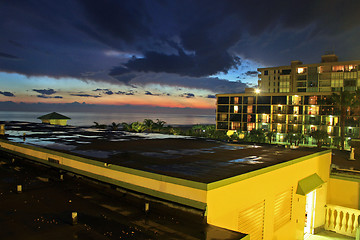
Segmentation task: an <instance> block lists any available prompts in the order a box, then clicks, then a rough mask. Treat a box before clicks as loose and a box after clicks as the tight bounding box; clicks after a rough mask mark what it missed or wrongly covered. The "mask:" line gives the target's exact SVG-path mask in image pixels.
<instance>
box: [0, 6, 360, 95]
mask: <svg viewBox="0 0 360 240" xmlns="http://www.w3.org/2000/svg"><path fill="white" fill-rule="evenodd" d="M359 8H360V1H358V0H356V1H355V0H349V1H346V2H344V1H337V0H331V1H330V2H329V1H325V0H318V1H310V0H305V1H303V2H301V3H296V4H295V3H294V2H292V1H287V2H284V1H280V0H275V1H265V0H263V1H246V2H244V1H218V0H207V1H205V0H198V1H191V0H183V1H172V0H158V1H151V2H150V1H145V0H134V1H117V0H106V1H96V0H77V1H73V0H63V1H62V4H58V3H57V2H55V1H42V2H41V4H39V3H38V1H35V0H29V1H4V2H3V3H2V5H1V8H0V22H1V24H0V32H1V38H0V46H1V49H0V70H1V71H5V72H16V73H23V74H25V75H27V76H51V77H63V76H66V77H68V76H70V77H77V78H80V79H83V80H88V79H90V80H94V81H101V82H103V81H110V82H116V83H119V84H129V83H130V82H131V83H132V81H134V80H137V81H139V80H138V79H137V76H138V75H139V74H141V73H148V74H152V73H157V74H159V75H160V77H161V76H163V74H164V73H169V74H176V75H178V76H181V77H183V79H184V82H183V83H182V84H181V86H184V87H190V86H192V85H196V84H194V83H192V82H189V81H188V79H189V78H190V77H193V78H192V80H193V81H200V82H201V81H203V79H204V78H207V77H209V76H212V75H215V74H217V73H220V72H225V73H226V72H228V71H229V70H233V69H235V68H236V67H239V66H240V64H243V62H244V60H245V59H251V60H254V61H256V62H257V63H259V64H262V65H264V66H265V65H266V66H267V65H271V66H276V65H285V64H289V63H290V61H291V60H296V59H299V60H302V61H303V62H304V63H314V62H318V61H319V60H320V56H321V54H323V53H324V51H325V50H335V52H336V53H338V55H339V57H340V60H353V59H357V58H358V56H360V45H359V44H358V42H359V40H360V14H358V9H359ZM54 26H56V27H54ZM109 51H112V52H115V53H119V54H109ZM133 56H134V57H133ZM239 56H241V59H240V58H239ZM20 58H21V61H13V60H18V59H20ZM241 66H242V65H241ZM251 69H254V68H248V69H246V70H244V71H243V70H241V71H242V72H243V73H246V72H247V71H252V70H251ZM239 74H241V72H240V73H239ZM245 76H246V75H245ZM246 77H248V76H246ZM179 79H180V77H179ZM146 81H147V80H146ZM179 81H180V80H179ZM179 81H178V82H179ZM163 82H166V83H164V84H166V85H173V83H171V80H163ZM187 83H189V84H190V85H186V84H187ZM198 85H204V84H203V83H201V84H198ZM229 85H231V84H229ZM229 85H228V86H229ZM235 85H236V86H237V87H238V88H240V87H239V85H241V84H240V83H236V84H235ZM209 88H210V87H205V89H209ZM225 88H227V87H225ZM225 88H224V89H225ZM214 91H215V90H214ZM109 93H110V92H109Z"/></svg>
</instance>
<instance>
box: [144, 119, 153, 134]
mask: <svg viewBox="0 0 360 240" xmlns="http://www.w3.org/2000/svg"><path fill="white" fill-rule="evenodd" d="M144 125H145V126H146V128H147V130H149V131H150V132H151V131H152V128H153V126H154V121H153V120H151V119H144Z"/></svg>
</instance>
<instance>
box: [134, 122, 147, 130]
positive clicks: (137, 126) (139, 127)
mask: <svg viewBox="0 0 360 240" xmlns="http://www.w3.org/2000/svg"><path fill="white" fill-rule="evenodd" d="M131 128H132V129H133V130H134V131H135V132H143V131H145V130H146V126H145V125H144V124H143V123H141V122H133V123H132V124H131Z"/></svg>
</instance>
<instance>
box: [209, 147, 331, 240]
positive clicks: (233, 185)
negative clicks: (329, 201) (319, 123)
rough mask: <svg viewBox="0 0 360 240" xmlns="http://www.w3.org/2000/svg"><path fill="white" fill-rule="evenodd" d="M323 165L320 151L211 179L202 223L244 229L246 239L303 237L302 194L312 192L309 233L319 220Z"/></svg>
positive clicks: (324, 188)
mask: <svg viewBox="0 0 360 240" xmlns="http://www.w3.org/2000/svg"><path fill="white" fill-rule="evenodd" d="M329 166H330V152H329V151H325V152H320V153H317V154H312V155H309V156H307V157H303V158H299V159H295V160H293V161H290V162H286V163H283V164H279V165H275V166H271V167H268V168H264V169H261V170H258V171H256V172H250V173H247V174H243V175H240V176H237V177H234V178H232V179H225V180H223V181H220V182H217V183H211V184H209V186H208V187H209V188H208V189H209V190H208V198H207V206H208V223H210V224H213V225H216V226H220V227H223V228H227V229H231V230H235V231H240V232H243V233H247V234H250V239H251V240H257V239H278V240H280V239H284V240H285V239H288V240H291V239H303V236H304V227H305V210H306V209H305V205H306V194H308V193H310V192H312V191H314V194H315V196H316V198H315V199H316V200H314V198H313V201H314V205H315V206H314V207H313V210H314V211H313V218H312V219H310V233H313V232H314V230H315V229H316V228H320V227H322V226H323V225H324V220H325V208H324V206H325V204H326V196H327V185H328V184H327V182H328V180H329V169H330V168H329ZM223 184H224V185H223ZM222 185H223V186H222ZM304 186H305V188H304ZM306 187H308V188H306ZM303 188H304V189H305V191H304V189H303Z"/></svg>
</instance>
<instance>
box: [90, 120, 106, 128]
mask: <svg viewBox="0 0 360 240" xmlns="http://www.w3.org/2000/svg"><path fill="white" fill-rule="evenodd" d="M94 124H95V125H94V126H93V127H94V128H100V129H105V128H106V125H105V124H99V123H98V122H94Z"/></svg>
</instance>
